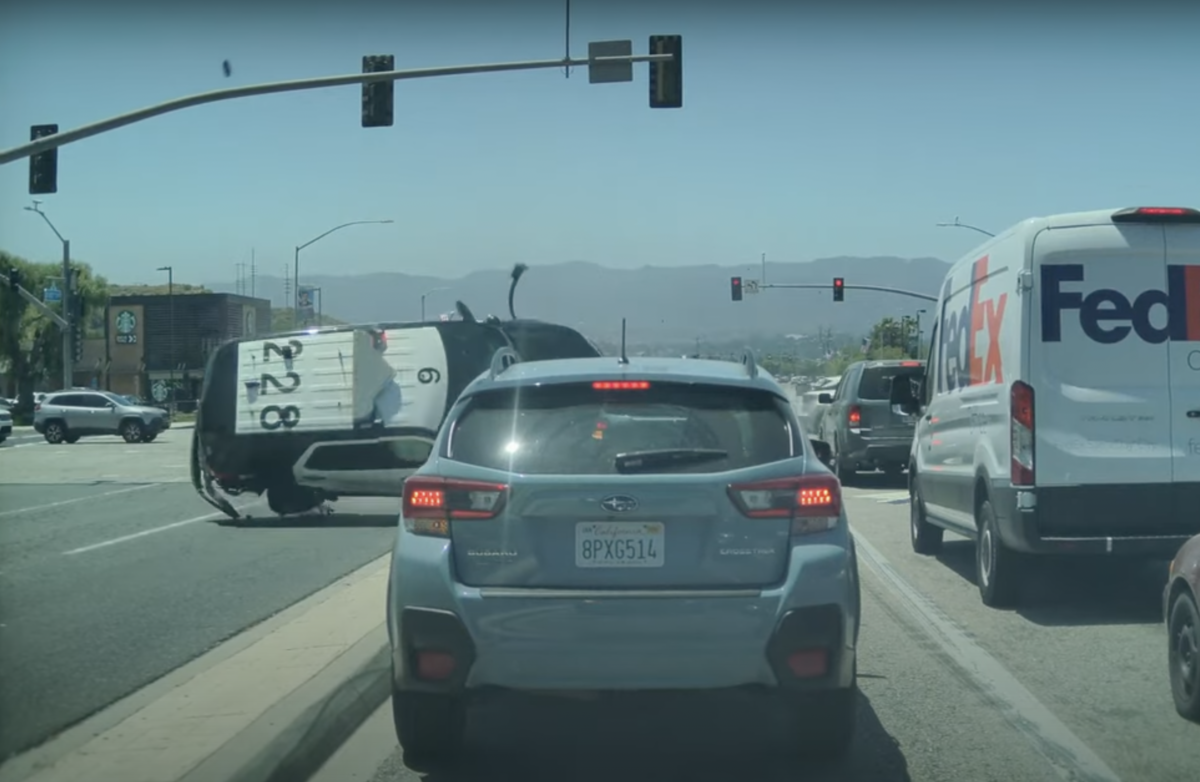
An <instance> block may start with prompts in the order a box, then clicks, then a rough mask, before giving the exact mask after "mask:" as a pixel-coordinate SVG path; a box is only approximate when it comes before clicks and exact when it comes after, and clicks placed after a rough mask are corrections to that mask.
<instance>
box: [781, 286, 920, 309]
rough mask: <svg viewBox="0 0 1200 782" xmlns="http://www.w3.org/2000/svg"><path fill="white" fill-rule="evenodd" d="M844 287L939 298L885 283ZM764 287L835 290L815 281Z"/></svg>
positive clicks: (915, 297)
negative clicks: (886, 285)
mask: <svg viewBox="0 0 1200 782" xmlns="http://www.w3.org/2000/svg"><path fill="white" fill-rule="evenodd" d="M842 287H843V288H844V289H846V290H856V291H879V292H881V293H894V294H896V295H897V296H909V297H911V298H914V299H921V300H922V301H932V302H933V303H935V304H936V303H937V300H938V297H937V296H930V295H929V294H928V293H917V292H916V291H908V290H904V289H903V288H888V287H885V286H883V285H843V286H842ZM763 288H800V289H805V290H819V291H825V290H833V286H832V285H820V284H815V283H814V284H807V283H804V284H800V283H778V282H777V283H773V284H771V285H759V286H758V289H759V290H762V289H763Z"/></svg>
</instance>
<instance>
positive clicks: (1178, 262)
mask: <svg viewBox="0 0 1200 782" xmlns="http://www.w3.org/2000/svg"><path fill="white" fill-rule="evenodd" d="M1196 219H1197V221H1200V214H1198V215H1196ZM1165 231H1166V239H1167V272H1168V274H1169V275H1170V279H1169V283H1170V284H1169V288H1170V292H1171V303H1172V317H1173V318H1175V320H1174V322H1173V323H1172V327H1173V328H1172V333H1171V340H1170V342H1169V344H1170V346H1171V347H1170V351H1171V422H1172V430H1173V434H1174V445H1175V448H1174V450H1175V492H1174V493H1175V504H1176V506H1177V510H1176V512H1177V514H1178V515H1179V517H1180V518H1187V519H1190V520H1191V521H1192V528H1191V531H1193V532H1200V225H1195V224H1192V225H1188V224H1173V225H1167V226H1166V228H1165Z"/></svg>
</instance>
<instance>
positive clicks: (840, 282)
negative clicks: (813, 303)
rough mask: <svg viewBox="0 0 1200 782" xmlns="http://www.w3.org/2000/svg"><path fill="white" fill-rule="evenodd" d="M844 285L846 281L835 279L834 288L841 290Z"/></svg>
mask: <svg viewBox="0 0 1200 782" xmlns="http://www.w3.org/2000/svg"><path fill="white" fill-rule="evenodd" d="M843 284H844V281H843V280H842V278H841V277H834V278H833V287H835V288H840V287H842V285H843Z"/></svg>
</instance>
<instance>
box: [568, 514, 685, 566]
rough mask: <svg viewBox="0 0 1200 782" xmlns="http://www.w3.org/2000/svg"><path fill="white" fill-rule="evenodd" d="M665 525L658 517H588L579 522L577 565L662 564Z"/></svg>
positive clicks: (576, 546)
mask: <svg viewBox="0 0 1200 782" xmlns="http://www.w3.org/2000/svg"><path fill="white" fill-rule="evenodd" d="M664 542H665V536H664V533H663V525H662V524H661V523H660V522H656V521H585V522H581V523H579V524H576V525H575V567H583V568H595V567H662V566H663V562H664V558H663V557H664V554H665V551H664V549H663V544H664Z"/></svg>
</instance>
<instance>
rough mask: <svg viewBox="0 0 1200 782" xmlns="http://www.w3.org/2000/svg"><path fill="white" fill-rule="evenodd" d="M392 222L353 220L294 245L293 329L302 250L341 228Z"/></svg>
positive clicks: (297, 314) (296, 323)
mask: <svg viewBox="0 0 1200 782" xmlns="http://www.w3.org/2000/svg"><path fill="white" fill-rule="evenodd" d="M394 222H395V220H354V221H352V222H349V223H342V224H341V225H335V226H334V227H333V228H330V229H329V230H328V231H326V232H325V233H323V234H321V235H320V236H318V237H316V238H315V239H309V240H308V241H307V242H305V243H304V244H298V245H296V255H295V256H294V257H293V259H292V287H293V289H294V290H293V291H292V327H293V328H295V327H296V326H299V325H300V251H301V250H303V249H304V248H305V247H308V246H309V245H310V244H314V243H316V242H319V241H321V240H322V239H324V238H325V237H326V236H329V234H331V233H333V232H334V231H340V230H342V229H343V228H349V227H350V226H352V225H385V224H387V223H394Z"/></svg>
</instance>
